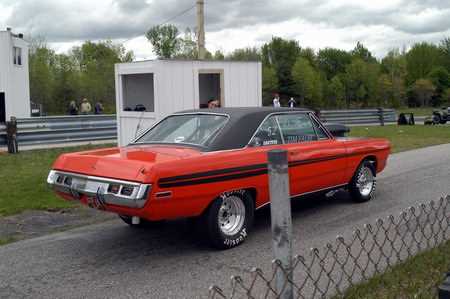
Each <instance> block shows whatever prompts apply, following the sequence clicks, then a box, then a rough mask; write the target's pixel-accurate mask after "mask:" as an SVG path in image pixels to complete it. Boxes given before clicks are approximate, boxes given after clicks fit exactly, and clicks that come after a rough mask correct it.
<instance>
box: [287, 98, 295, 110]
mask: <svg viewBox="0 0 450 299" xmlns="http://www.w3.org/2000/svg"><path fill="white" fill-rule="evenodd" d="M288 105H289V108H294V107H295V105H297V102H296V101H295V100H294V98H291V99H290V100H289V102H288Z"/></svg>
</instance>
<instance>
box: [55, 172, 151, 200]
mask: <svg viewBox="0 0 450 299" xmlns="http://www.w3.org/2000/svg"><path fill="white" fill-rule="evenodd" d="M59 177H62V179H61V182H58V178H59ZM67 179H69V180H70V184H68V183H66V180H67ZM47 183H48V184H49V185H50V186H51V187H52V188H53V189H54V190H55V191H59V192H63V193H66V194H69V195H71V196H72V197H74V198H75V199H79V198H80V196H81V195H86V196H87V197H88V198H90V199H95V202H96V203H99V204H100V206H102V207H104V205H105V204H112V205H118V206H125V207H130V208H142V207H144V205H145V203H146V202H147V199H148V193H149V192H150V191H151V185H150V184H141V183H137V182H131V181H125V180H116V179H109V178H103V177H97V176H89V175H82V174H78V173H73V172H65V171H59V170H51V171H50V173H49V174H48V177H47ZM110 184H117V185H120V187H119V190H118V192H117V193H112V192H108V187H109V185H110ZM124 186H130V187H133V191H132V193H131V194H130V195H123V194H121V192H122V188H123V187H124Z"/></svg>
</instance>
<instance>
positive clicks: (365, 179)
mask: <svg viewBox="0 0 450 299" xmlns="http://www.w3.org/2000/svg"><path fill="white" fill-rule="evenodd" d="M376 184H377V181H376V172H375V167H374V165H373V163H372V162H371V161H369V160H364V161H362V162H361V164H360V165H359V166H358V168H357V169H356V172H355V174H354V175H353V178H352V180H351V182H350V184H349V192H350V195H351V197H352V200H353V201H355V202H366V201H369V200H371V199H372V198H373V195H374V192H375V188H376Z"/></svg>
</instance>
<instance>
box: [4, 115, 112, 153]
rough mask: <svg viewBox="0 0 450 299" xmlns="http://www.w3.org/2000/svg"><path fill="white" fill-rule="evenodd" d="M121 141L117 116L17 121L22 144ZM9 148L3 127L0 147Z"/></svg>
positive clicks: (60, 117) (18, 136)
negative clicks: (118, 135) (118, 133)
mask: <svg viewBox="0 0 450 299" xmlns="http://www.w3.org/2000/svg"><path fill="white" fill-rule="evenodd" d="M116 138H117V122H116V116H115V115H76V116H52V117H32V118H22V119H17V141H18V143H19V145H36V144H42V145H44V144H52V143H65V142H81V141H97V140H108V139H116ZM5 145H6V127H5V125H3V124H0V146H5Z"/></svg>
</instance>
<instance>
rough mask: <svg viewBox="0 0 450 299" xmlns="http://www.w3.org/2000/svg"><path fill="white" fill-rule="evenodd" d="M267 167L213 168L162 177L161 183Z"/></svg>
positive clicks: (255, 165)
mask: <svg viewBox="0 0 450 299" xmlns="http://www.w3.org/2000/svg"><path fill="white" fill-rule="evenodd" d="M261 168H265V169H267V164H265V163H262V164H253V165H246V166H240V167H233V168H224V169H217V170H211V171H205V172H197V173H191V174H186V175H179V176H172V177H167V178H162V179H160V180H159V182H160V183H169V182H174V181H179V180H189V179H198V178H203V177H209V176H215V175H221V174H229V173H233V172H242V171H250V170H256V169H261Z"/></svg>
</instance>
